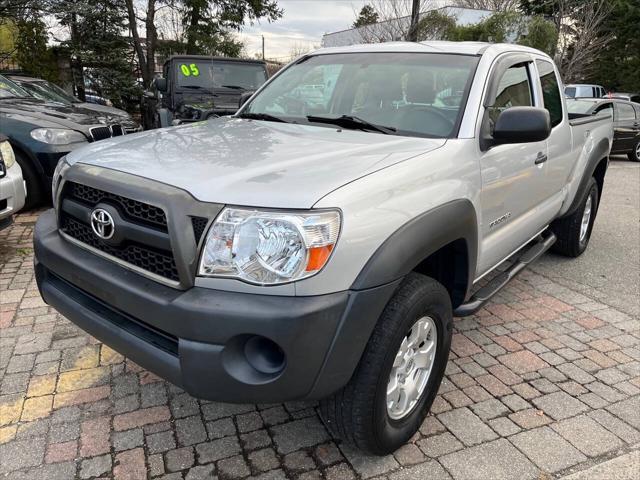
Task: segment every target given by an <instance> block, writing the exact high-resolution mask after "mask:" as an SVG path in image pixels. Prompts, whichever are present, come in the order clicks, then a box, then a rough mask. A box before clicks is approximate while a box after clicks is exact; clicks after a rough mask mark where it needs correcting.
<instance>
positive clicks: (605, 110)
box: [593, 103, 613, 117]
mask: <svg viewBox="0 0 640 480" xmlns="http://www.w3.org/2000/svg"><path fill="white" fill-rule="evenodd" d="M593 114H594V115H598V116H603V117H606V116H611V117H613V105H612V104H610V103H605V104H604V105H602V106H600V107H598V108H597V109H596V110H595V112H593Z"/></svg>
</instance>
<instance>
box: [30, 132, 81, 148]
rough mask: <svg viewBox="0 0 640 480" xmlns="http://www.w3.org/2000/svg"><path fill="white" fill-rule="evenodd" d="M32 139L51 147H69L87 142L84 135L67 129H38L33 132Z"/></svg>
mask: <svg viewBox="0 0 640 480" xmlns="http://www.w3.org/2000/svg"><path fill="white" fill-rule="evenodd" d="M31 138H33V139H34V140H37V141H39V142H43V143H48V144H50V145H68V144H70V143H79V142H86V141H87V138H86V137H85V136H84V135H83V134H82V133H80V132H76V131H75V130H69V129H66V128H36V129H35V130H31Z"/></svg>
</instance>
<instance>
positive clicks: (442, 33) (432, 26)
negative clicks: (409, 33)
mask: <svg viewBox="0 0 640 480" xmlns="http://www.w3.org/2000/svg"><path fill="white" fill-rule="evenodd" d="M457 28H458V27H457V26H456V19H455V18H454V17H452V16H450V15H447V14H445V13H442V11H440V10H431V11H429V12H427V13H426V14H424V15H423V16H422V18H420V21H419V22H418V27H417V29H418V41H423V40H451V39H453V38H455V37H456V36H457Z"/></svg>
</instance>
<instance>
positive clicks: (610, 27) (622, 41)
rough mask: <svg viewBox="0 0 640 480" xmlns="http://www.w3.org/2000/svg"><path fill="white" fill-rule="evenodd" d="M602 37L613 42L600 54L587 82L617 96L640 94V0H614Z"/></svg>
mask: <svg viewBox="0 0 640 480" xmlns="http://www.w3.org/2000/svg"><path fill="white" fill-rule="evenodd" d="M613 1H614V2H615V3H614V8H613V12H612V13H611V15H609V17H608V20H607V22H606V28H605V31H604V32H603V35H607V34H613V40H612V41H611V42H610V43H609V44H608V45H607V46H606V47H605V48H604V49H603V50H602V51H601V52H600V54H599V55H598V58H597V62H596V64H595V69H594V72H593V74H592V75H591V76H590V78H588V79H587V80H588V81H590V82H593V83H598V84H601V85H604V86H605V88H610V89H613V90H614V91H618V92H640V35H639V33H638V26H640V0H613Z"/></svg>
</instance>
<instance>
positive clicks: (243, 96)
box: [238, 92, 254, 108]
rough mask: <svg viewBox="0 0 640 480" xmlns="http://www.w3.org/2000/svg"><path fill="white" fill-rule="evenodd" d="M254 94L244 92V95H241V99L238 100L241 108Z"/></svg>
mask: <svg viewBox="0 0 640 480" xmlns="http://www.w3.org/2000/svg"><path fill="white" fill-rule="evenodd" d="M253 94H254V92H244V93H243V94H242V95H240V100H239V101H238V108H240V107H241V106H242V105H244V104H245V103H247V100H249V99H250V98H251V95H253Z"/></svg>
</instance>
